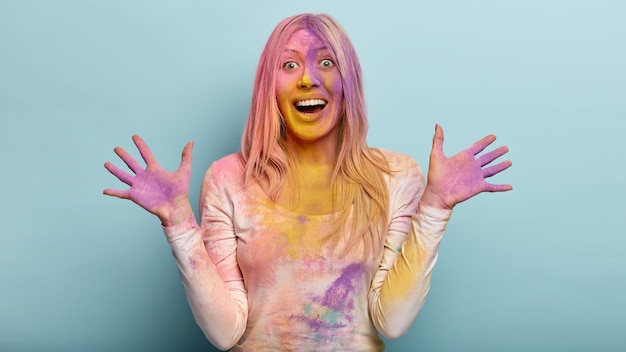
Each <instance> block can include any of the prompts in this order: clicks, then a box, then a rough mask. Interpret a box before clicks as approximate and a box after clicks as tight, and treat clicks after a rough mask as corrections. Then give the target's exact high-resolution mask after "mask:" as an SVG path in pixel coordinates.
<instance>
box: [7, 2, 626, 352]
mask: <svg viewBox="0 0 626 352" xmlns="http://www.w3.org/2000/svg"><path fill="white" fill-rule="evenodd" d="M378 3H379V2H376V4H374V2H372V4H366V3H364V2H363V1H356V0H355V1H341V2H340V1H321V0H320V1H310V2H307V3H305V2H293V1H278V0H269V1H259V2H252V1H221V2H209V1H191V0H189V1H177V2H175V1H69V0H66V1H55V2H52V1H33V0H25V1H7V0H2V1H0V119H1V124H0V156H1V159H0V161H1V164H0V185H2V190H1V196H0V222H1V223H2V226H1V230H0V231H1V232H0V235H1V236H0V285H1V286H0V350H7V351H42V350H46V351H113V350H120V351H135V350H151V351H175V350H176V351H195V350H206V351H210V350H211V347H210V345H209V343H208V342H206V341H205V340H204V338H203V336H202V334H201V332H200V331H199V329H198V328H197V327H196V325H195V323H194V322H193V319H192V316H191V314H190V311H189V308H188V307H187V303H186V301H185V298H184V294H183V290H182V287H181V284H180V282H179V279H178V274H177V269H176V267H175V264H174V261H173V260H172V258H171V253H170V251H169V248H168V246H167V244H166V241H165V239H164V238H163V235H162V233H161V229H160V226H159V221H158V220H157V219H156V218H153V217H152V216H151V215H149V214H147V213H145V212H144V211H143V210H141V209H140V208H138V207H137V206H135V205H134V204H132V203H130V202H124V201H121V200H118V199H113V198H107V197H105V196H103V195H102V194H101V192H102V189H104V188H108V187H120V188H121V187H122V186H123V185H122V184H121V183H119V182H117V181H116V180H115V179H114V178H113V176H111V175H109V174H108V173H107V172H106V170H105V169H104V168H103V166H102V165H103V163H104V162H105V161H106V160H112V161H115V160H116V157H115V155H114V153H113V151H112V149H113V147H114V146H116V145H121V146H123V147H126V148H128V149H132V142H131V140H130V136H131V135H132V134H133V133H139V134H140V135H142V136H143V137H144V138H145V139H146V140H147V142H148V143H149V144H150V145H151V146H152V148H153V151H154V153H155V154H156V156H157V158H158V159H159V160H160V161H161V163H162V164H163V165H165V166H166V167H168V168H170V169H174V168H175V167H176V166H177V165H178V161H179V157H180V151H181V150H182V147H183V145H184V144H185V142H186V141H188V140H194V141H195V142H196V146H195V150H194V153H195V154H194V157H195V159H194V172H193V176H192V185H193V187H192V189H191V198H192V203H193V204H194V205H195V204H197V201H198V199H197V193H198V187H199V184H200V180H201V177H202V175H203V173H204V170H205V169H206V168H207V167H208V166H209V164H210V163H211V162H212V161H213V160H215V159H217V158H219V157H220V156H223V155H225V154H227V153H230V152H234V151H236V150H237V149H238V145H239V140H240V135H241V130H242V126H243V124H244V120H245V118H246V114H247V109H248V107H249V101H250V95H251V86H252V80H253V75H254V71H255V68H256V62H257V60H258V57H259V54H260V52H261V49H262V46H263V45H264V43H265V40H266V38H267V37H268V35H269V33H270V31H271V30H272V28H273V27H274V26H275V25H276V24H277V23H278V21H279V20H281V19H282V18H284V17H287V16H289V15H292V14H296V13H300V12H327V13H330V14H331V15H333V16H334V17H336V18H337V19H338V20H339V21H340V22H341V23H342V24H343V26H344V27H345V28H346V30H347V31H348V33H349V34H350V36H351V38H352V39H353V42H354V44H355V46H356V48H357V51H358V53H359V55H360V58H361V61H362V65H363V69H364V73H365V81H366V88H367V97H368V103H369V111H370V121H371V131H370V134H369V141H370V144H371V145H373V146H378V147H383V148H386V149H392V150H396V151H399V152H403V153H407V154H411V155H413V156H414V157H415V159H416V160H417V161H418V162H420V164H422V165H423V166H424V168H426V165H427V160H428V153H429V151H430V141H431V136H432V133H433V126H434V124H435V123H436V122H438V123H440V124H442V125H443V127H444V129H445V131H446V147H445V149H446V151H447V152H448V153H449V154H452V153H454V152H456V151H458V150H460V149H462V148H464V147H466V146H468V145H469V144H470V143H472V142H473V141H475V140H476V139H478V138H480V137H482V136H483V135H485V134H487V133H495V134H497V135H498V137H499V142H500V143H504V144H507V145H508V146H509V147H510V148H511V152H510V158H512V159H513V161H514V166H513V168H512V169H510V170H509V171H508V172H507V173H506V174H505V175H501V176H498V177H497V178H496V180H495V181H496V182H502V183H509V182H510V183H513V184H514V186H515V190H514V191H513V192H509V193H506V194H486V195H481V196H479V197H477V198H475V199H472V200H471V201H469V202H467V203H464V204H461V205H459V206H458V207H457V208H456V209H455V212H454V215H453V219H452V221H451V223H450V225H449V229H448V233H447V235H446V238H445V239H444V242H443V244H442V247H441V252H440V262H439V264H438V265H437V267H436V269H435V276H434V278H433V281H432V289H431V293H430V296H429V299H428V301H427V303H426V306H425V307H424V309H423V311H422V313H421V314H420V316H419V317H418V319H417V320H416V322H415V324H414V325H413V327H412V329H411V330H410V332H409V333H408V334H407V336H405V337H403V338H401V339H399V340H396V341H393V342H390V343H389V344H388V350H389V351H408V350H420V351H591V350H593V351H616V350H624V349H626V340H625V339H624V338H623V337H622V334H621V333H623V332H624V330H625V328H626V317H625V313H626V309H625V304H624V297H625V296H626V237H625V236H624V235H625V231H624V228H625V227H626V220H625V218H626V216H625V215H624V210H625V206H624V203H623V201H624V199H626V190H625V187H624V185H623V183H624V181H625V180H626V177H625V176H626V175H625V173H626V165H625V164H626V161H625V160H626V159H625V158H624V152H625V151H626V141H625V140H626V138H625V137H626V132H625V122H624V121H625V117H626V116H625V115H626V114H625V113H626V68H625V66H626V46H625V45H624V43H625V42H626V38H625V37H626V23H625V22H624V21H623V19H624V18H625V14H626V5H624V4H625V3H624V2H623V1H618V0H616V1H602V0H595V1H592V0H588V1H577V0H553V1H537V0H528V1H495V0H493V1H488V0H480V1H451V0H444V1H437V2H435V1H429V2H426V1H411V2H409V1H404V2H394V3H391V4H386V5H382V4H378ZM380 3H382V2H380Z"/></svg>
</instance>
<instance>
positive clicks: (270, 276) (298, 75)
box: [104, 14, 512, 351]
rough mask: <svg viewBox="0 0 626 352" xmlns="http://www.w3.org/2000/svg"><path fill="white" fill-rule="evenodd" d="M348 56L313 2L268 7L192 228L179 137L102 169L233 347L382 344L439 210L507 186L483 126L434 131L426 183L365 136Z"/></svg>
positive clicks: (431, 258)
mask: <svg viewBox="0 0 626 352" xmlns="http://www.w3.org/2000/svg"><path fill="white" fill-rule="evenodd" d="M366 133H367V117H366V113H365V102H364V96H363V84H362V80H361V68H360V65H359V62H358V59H357V56H356V54H355V52H354V48H353V46H352V44H351V43H350V41H349V39H348V37H347V35H346V33H345V32H344V31H343V29H342V28H341V27H340V26H339V24H338V23H337V22H336V21H334V20H333V19H332V18H331V17H329V16H327V15H310V14H303V15H298V16H294V17H290V18H287V19H285V20H283V21H282V22H281V23H280V24H278V26H277V27H276V29H275V30H274V32H273V33H272V34H271V36H270V38H269V40H268V42H267V44H266V46H265V49H264V51H263V54H262V55H261V59H260V62H259V66H258V69H257V75H256V80H255V86H254V92H253V98H252V107H251V109H250V115H249V119H248V123H247V125H246V128H245V132H244V135H243V138H242V149H241V152H240V153H236V154H232V155H229V156H226V157H224V158H222V159H220V160H218V161H216V162H215V163H213V165H212V166H211V168H210V169H209V170H208V171H207V173H206V175H205V178H204V180H203V183H202V190H201V197H200V198H201V201H200V214H199V218H200V225H198V224H197V223H196V219H195V216H194V214H193V211H192V208H191V206H190V204H189V200H188V195H187V191H188V185H189V176H190V173H191V158H192V156H191V155H192V152H191V150H192V144H191V143H189V144H187V145H186V146H185V148H184V150H183V156H182V161H181V165H180V167H179V168H178V170H176V171H175V172H173V173H169V172H167V171H165V170H164V169H163V168H162V167H161V166H159V164H158V163H157V161H156V160H155V158H154V156H153V155H152V153H151V152H150V150H149V148H148V147H147V145H146V144H145V143H144V141H143V140H142V139H141V138H140V137H138V136H133V140H134V142H135V144H136V145H137V148H138V149H139V151H140V154H141V156H142V158H143V159H144V160H145V162H146V168H145V169H144V168H142V166H141V165H140V164H139V162H137V161H136V160H134V159H133V158H132V157H131V156H130V155H129V154H128V153H127V152H126V151H124V150H123V149H122V148H119V147H118V148H115V152H116V153H117V154H118V155H119V156H120V158H121V159H122V160H123V161H124V162H125V163H126V165H127V166H128V167H129V168H130V169H131V170H132V171H133V172H134V173H135V175H134V176H133V175H131V174H128V173H126V172H124V171H121V170H120V169H118V168H117V167H115V166H114V165H113V164H111V163H108V162H107V163H106V164H105V167H106V168H107V169H108V170H109V171H110V172H111V173H112V174H113V175H115V176H117V177H118V178H119V179H120V180H121V181H122V182H124V183H126V184H128V185H129V186H130V189H128V190H112V189H107V190H105V191H104V194H107V195H110V196H115V197H119V198H124V199H130V200H132V201H133V202H135V203H137V204H138V205H140V206H142V207H143V208H145V209H146V210H148V211H149V212H151V213H153V214H155V215H156V216H158V217H159V219H160V220H161V222H162V225H163V227H164V232H165V235H166V238H167V240H168V241H169V243H170V245H171V247H172V250H173V253H174V257H175V259H176V263H177V264H178V267H179V269H180V274H181V278H182V282H183V285H184V288H185V292H186V294H187V299H188V301H189V304H190V306H191V309H192V312H193V314H194V317H195V320H196V322H197V323H198V325H199V326H200V328H201V329H202V330H203V332H204V333H205V335H206V337H207V338H208V339H209V340H210V341H211V342H212V343H213V344H214V345H215V346H216V347H218V348H220V349H224V350H226V349H229V348H232V350H234V351H258V350H297V351H309V350H310V351H314V350H315V351H321V350H324V351H381V350H383V349H384V344H383V342H382V340H381V338H380V337H379V333H380V334H382V335H384V336H386V337H388V338H396V337H399V336H401V335H403V334H404V333H405V332H406V331H407V330H408V328H409V327H410V325H411V323H412V322H413V320H414V319H415V317H416V315H417V313H418V311H419V310H420V308H421V307H422V305H423V303H424V300H425V297H426V294H427V292H428V289H429V282H430V275H431V272H432V268H433V266H434V264H435V261H436V258H437V248H438V246H439V242H440V241H441V238H442V236H443V233H444V230H445V226H446V223H447V220H448V218H449V215H450V213H451V210H452V208H453V207H454V205H456V204H457V203H459V202H462V201H464V200H466V199H468V198H470V197H472V196H474V195H476V194H478V193H481V192H484V191H490V192H499V191H507V190H510V189H512V187H511V186H510V185H492V184H489V183H486V182H485V178H486V177H489V176H492V175H494V174H497V173H499V172H501V171H502V170H504V169H506V168H508V167H509V166H510V165H511V162H510V161H504V162H500V163H498V164H496V165H494V166H489V167H485V168H483V167H484V166H485V165H488V164H490V163H491V162H493V161H494V160H495V159H497V158H499V157H500V156H502V155H503V154H505V153H506V152H507V151H508V149H507V148H506V147H500V148H497V149H495V150H493V151H491V152H489V153H486V154H484V155H482V156H480V157H478V158H475V156H476V155H477V154H478V153H480V152H481V151H482V150H483V149H484V148H486V147H487V146H488V145H489V144H491V143H492V142H493V141H494V140H495V137H494V136H487V137H485V138H483V139H482V140H480V141H478V142H476V143H475V144H474V145H472V146H471V147H469V148H468V149H466V150H464V151H462V152H460V153H458V154H457V155H455V156H453V157H452V158H447V157H445V156H444V154H443V131H442V129H441V128H440V127H439V126H436V128H435V136H434V139H433V150H432V152H431V156H430V166H429V171H428V183H427V185H424V178H423V175H422V173H421V171H420V168H419V167H418V166H417V164H416V163H415V162H414V161H413V160H412V159H411V158H410V157H408V156H404V155H400V154H397V153H394V152H389V151H384V150H378V149H372V148H369V147H368V146H367V144H366V141H365V137H366Z"/></svg>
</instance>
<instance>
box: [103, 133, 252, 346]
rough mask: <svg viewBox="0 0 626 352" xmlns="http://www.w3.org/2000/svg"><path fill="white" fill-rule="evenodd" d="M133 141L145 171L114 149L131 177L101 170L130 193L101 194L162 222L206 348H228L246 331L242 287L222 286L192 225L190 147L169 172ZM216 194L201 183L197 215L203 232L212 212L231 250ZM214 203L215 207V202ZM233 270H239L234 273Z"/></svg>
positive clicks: (210, 185) (111, 168) (225, 219)
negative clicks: (128, 203) (130, 204)
mask: <svg viewBox="0 0 626 352" xmlns="http://www.w3.org/2000/svg"><path fill="white" fill-rule="evenodd" d="M133 141H134V142H135V145H136V146H137V148H138V149H139V152H140V154H141V156H142V158H143V160H144V161H145V163H146V167H145V168H143V167H142V166H141V165H140V164H139V162H137V160H135V159H134V158H133V157H132V156H130V154H128V153H127V152H126V151H125V150H124V149H122V148H120V147H117V148H115V153H116V154H117V155H118V156H119V157H120V158H121V159H122V160H123V161H124V163H125V164H126V165H127V166H128V167H129V168H130V170H132V172H133V173H134V175H131V174H129V173H127V172H125V171H122V170H120V169H119V168H117V167H116V166H115V165H113V164H112V163H110V162H107V163H105V168H106V169H107V170H109V172H111V173H112V174H113V175H114V176H116V177H117V178H118V179H119V180H120V181H122V182H124V183H126V184H127V185H129V186H130V189H127V190H115V189H105V190H104V192H103V193H104V194H105V195H109V196H113V197H118V198H122V199H129V200H131V201H133V202H134V203H136V204H138V205H139V206H141V207H142V208H144V209H146V210H147V211H148V212H150V213H152V214H154V215H156V216H157V217H158V218H159V219H160V220H161V223H162V225H163V229H164V231H165V235H166V238H167V240H168V242H169V244H170V246H171V248H172V252H173V254H174V258H175V260H176V264H177V265H178V268H179V272H180V276H181V279H182V283H183V286H184V288H185V293H186V295H187V299H188V301H189V305H190V307H191V310H192V312H193V315H194V317H195V319H196V322H197V323H198V325H199V326H200V328H201V329H202V331H203V332H204V334H205V335H206V337H207V338H208V339H209V341H211V343H213V344H214V345H215V346H216V347H218V348H220V349H223V350H226V349H229V348H231V347H232V346H233V345H234V344H235V343H236V342H237V341H238V340H239V338H240V337H241V335H242V334H243V331H244V330H245V325H246V320H247V299H246V295H245V291H244V290H243V284H242V283H241V285H240V288H241V289H239V287H233V285H232V284H230V283H227V282H225V281H224V279H223V278H222V272H221V271H220V268H218V267H219V266H220V265H221V264H219V263H218V264H217V265H216V264H214V262H213V261H212V260H211V258H210V257H209V253H208V252H207V249H208V246H206V245H205V242H204V241H203V235H202V230H201V228H200V227H199V226H198V224H197V223H196V220H195V217H194V214H193V210H192V209H191V206H190V204H189V198H188V189H189V179H190V175H191V160H192V146H193V144H192V143H188V144H187V145H186V146H185V148H184V150H183V155H182V159H181V163H180V166H179V168H178V169H177V170H176V171H175V172H168V171H166V170H165V169H163V167H161V166H160V165H159V163H158V162H157V161H156V159H155V158H154V156H153V154H152V152H151V151H150V148H148V146H147V145H146V143H145V142H144V141H143V139H141V137H139V136H137V135H135V136H133ZM216 192H217V187H216V186H215V184H214V183H213V182H212V181H211V180H209V181H208V182H203V193H202V195H206V196H207V198H210V199H208V202H204V199H203V204H204V205H205V206H204V207H203V208H201V211H202V210H208V211H204V214H203V221H204V220H205V219H206V220H207V221H206V222H203V227H207V226H210V225H209V224H208V223H210V222H211V220H210V219H209V218H210V213H211V212H213V213H215V214H217V215H216V218H215V220H216V221H219V222H220V223H222V224H224V225H225V226H224V228H225V229H226V231H225V232H223V234H224V236H226V237H230V238H231V240H232V243H234V246H235V248H236V239H235V238H234V233H233V232H232V223H231V222H230V218H229V216H228V212H227V211H225V210H224V209H223V208H224V204H221V203H220V201H221V200H223V199H224V198H223V197H222V198H221V199H217V198H215V197H211V195H212V194H216ZM215 200H217V202H214V201H215ZM212 203H215V204H212ZM210 208H212V209H210ZM229 223H231V225H230V231H228V229H229V226H228V224H229ZM235 266H236V259H235ZM235 270H236V271H238V268H235ZM222 271H224V270H222ZM224 272H225V271H224Z"/></svg>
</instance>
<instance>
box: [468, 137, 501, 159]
mask: <svg viewBox="0 0 626 352" xmlns="http://www.w3.org/2000/svg"><path fill="white" fill-rule="evenodd" d="M495 140H496V136H494V135H493V134H490V135H488V136H486V137H484V138H483V139H481V140H479V141H477V142H475V143H474V144H472V145H471V146H470V147H469V148H467V150H469V151H470V152H471V153H472V154H474V155H476V154H478V153H480V152H482V151H483V150H484V149H485V148H487V146H488V145H489V144H491V143H493V141H495Z"/></svg>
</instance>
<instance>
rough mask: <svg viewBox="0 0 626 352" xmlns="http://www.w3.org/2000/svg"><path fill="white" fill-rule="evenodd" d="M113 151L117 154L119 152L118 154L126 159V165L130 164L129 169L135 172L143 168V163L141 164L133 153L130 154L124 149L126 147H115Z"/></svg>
mask: <svg viewBox="0 0 626 352" xmlns="http://www.w3.org/2000/svg"><path fill="white" fill-rule="evenodd" d="M113 151H114V152H115V154H117V156H119V157H120V159H122V160H123V161H124V164H126V166H128V168H129V169H131V170H133V172H134V173H135V174H137V173H138V172H139V171H141V169H142V167H141V164H139V162H138V161H137V160H135V158H133V157H132V155H130V154H129V153H128V152H127V151H126V150H124V148H122V147H115V149H113Z"/></svg>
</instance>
